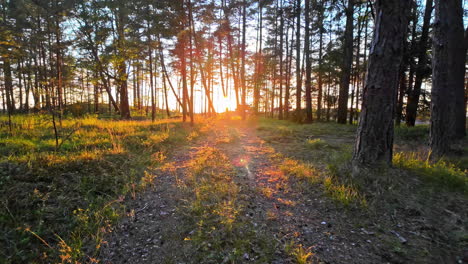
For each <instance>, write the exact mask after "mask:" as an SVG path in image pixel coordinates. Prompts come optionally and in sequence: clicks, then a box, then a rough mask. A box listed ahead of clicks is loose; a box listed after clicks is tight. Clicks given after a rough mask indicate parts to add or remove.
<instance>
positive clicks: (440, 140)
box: [430, 0, 466, 159]
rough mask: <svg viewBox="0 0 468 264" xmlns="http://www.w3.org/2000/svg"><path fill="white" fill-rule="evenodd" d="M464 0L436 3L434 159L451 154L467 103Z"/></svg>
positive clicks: (433, 99) (432, 108) (432, 114)
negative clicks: (463, 103) (465, 102)
mask: <svg viewBox="0 0 468 264" xmlns="http://www.w3.org/2000/svg"><path fill="white" fill-rule="evenodd" d="M463 33H464V30H463V8H462V1H461V0H436V1H435V24H434V35H433V44H432V50H433V59H432V98H431V127H430V147H431V153H432V154H431V158H432V159H437V158H439V157H442V156H443V155H445V154H447V153H448V151H449V150H450V145H451V143H452V142H453V140H454V139H456V137H457V131H456V129H457V125H456V120H457V117H458V115H459V113H460V112H459V111H460V110H459V109H457V108H458V107H460V104H459V101H462V100H464V98H463V95H464V75H465V58H466V53H465V51H466V50H465V47H464V45H460V44H461V43H463V42H464V39H463ZM457 97H459V98H457Z"/></svg>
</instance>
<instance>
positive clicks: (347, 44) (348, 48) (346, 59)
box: [338, 0, 354, 124]
mask: <svg viewBox="0 0 468 264" xmlns="http://www.w3.org/2000/svg"><path fill="white" fill-rule="evenodd" d="M353 16H354V0H348V7H347V8H346V29H345V36H344V43H343V51H344V54H343V62H342V66H341V78H340V94H339V97H338V123H340V124H346V117H347V114H348V92H349V81H350V76H351V65H352V64H353Z"/></svg>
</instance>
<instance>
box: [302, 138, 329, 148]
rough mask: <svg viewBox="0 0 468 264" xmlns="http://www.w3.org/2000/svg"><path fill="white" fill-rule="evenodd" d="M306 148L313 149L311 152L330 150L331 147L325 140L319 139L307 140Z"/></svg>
mask: <svg viewBox="0 0 468 264" xmlns="http://www.w3.org/2000/svg"><path fill="white" fill-rule="evenodd" d="M306 146H307V148H309V149H313V150H317V149H326V148H331V147H332V146H331V145H329V144H328V143H327V142H326V141H325V140H323V139H320V138H316V139H308V140H307V141H306Z"/></svg>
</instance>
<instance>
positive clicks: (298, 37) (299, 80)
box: [296, 0, 302, 121]
mask: <svg viewBox="0 0 468 264" xmlns="http://www.w3.org/2000/svg"><path fill="white" fill-rule="evenodd" d="M301 77H302V75H301V0H297V1H296V121H300V120H301V107H302V106H301V101H302V78H301Z"/></svg>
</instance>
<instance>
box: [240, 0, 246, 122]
mask: <svg viewBox="0 0 468 264" xmlns="http://www.w3.org/2000/svg"><path fill="white" fill-rule="evenodd" d="M246 30H247V0H244V1H243V3H242V47H241V54H242V56H241V60H242V61H241V81H242V91H241V92H242V94H241V101H242V107H241V116H242V120H245V118H246V110H247V109H246V108H247V103H246V97H247V84H246V79H245V53H246V50H245V48H246V45H245V44H246V38H245V35H246Z"/></svg>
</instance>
